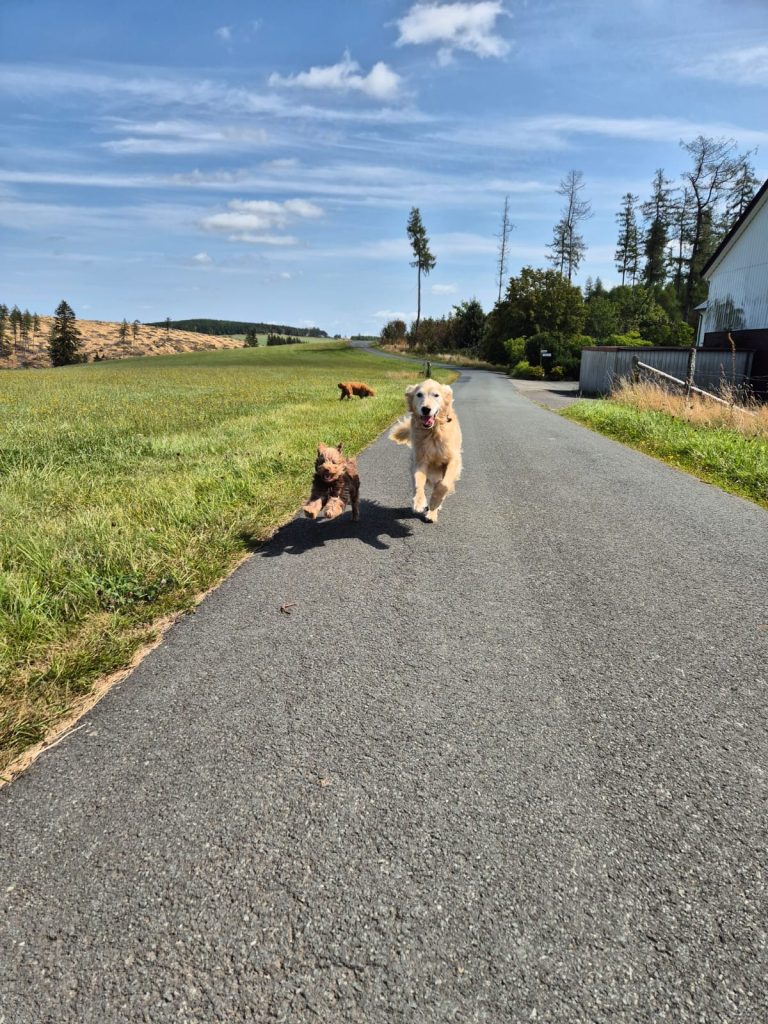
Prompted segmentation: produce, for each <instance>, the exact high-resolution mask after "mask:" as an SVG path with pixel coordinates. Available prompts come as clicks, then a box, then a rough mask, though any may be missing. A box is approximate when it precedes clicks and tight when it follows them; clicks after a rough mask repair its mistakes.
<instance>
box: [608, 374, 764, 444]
mask: <svg viewBox="0 0 768 1024" xmlns="http://www.w3.org/2000/svg"><path fill="white" fill-rule="evenodd" d="M722 397H723V398H726V400H727V398H728V396H727V395H723V396H722ZM611 398H612V399H613V401H615V402H620V403H621V404H622V405H628V406H631V407H632V408H633V409H638V410H640V411H641V412H663V413H667V414H668V415H669V416H674V417H675V418H676V419H679V420H684V421H685V422H686V423H690V424H692V425H693V426H697V427H710V428H713V429H716V428H717V429H726V430H735V431H737V432H738V433H740V434H743V435H744V436H745V437H760V438H766V437H768V406H766V405H758V404H756V403H752V404H750V405H749V406H742V405H738V404H736V402H733V403H732V404H728V405H721V404H720V403H719V402H713V401H711V400H710V399H707V398H703V397H701V396H700V395H697V394H692V395H691V398H690V400H688V399H686V397H685V395H682V394H675V393H673V392H670V391H667V390H666V388H663V387H661V386H660V385H658V384H654V383H652V382H650V381H640V382H638V383H636V384H634V383H632V382H631V381H623V382H622V383H621V385H620V387H619V388H617V389H616V390H615V391H614V392H613V394H612V395H611Z"/></svg>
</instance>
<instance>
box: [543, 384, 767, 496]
mask: <svg viewBox="0 0 768 1024" xmlns="http://www.w3.org/2000/svg"><path fill="white" fill-rule="evenodd" d="M562 415H564V416H567V417H569V418H570V419H574V420H578V422H579V423H583V424H585V425H586V426H588V427H591V428H592V429H593V430H598V431H600V433H602V434H607V435H608V436H609V437H612V438H615V439H616V440H617V441H622V442H623V443H624V444H628V445H631V446H632V447H634V448H639V449H640V450H641V451H644V452H647V453H648V454H649V455H654V456H655V457H656V458H659V459H662V460H663V461H664V462H668V463H669V464H670V465H672V466H676V467H678V468H679V469H684V470H686V471H687V472H689V473H693V474H694V475H695V476H698V477H699V478H700V479H701V480H706V481H707V482H708V483H711V484H716V485H717V486H718V487H722V489H723V490H725V491H729V492H730V493H732V494H739V495H741V496H742V497H744V498H749V499H750V500H751V501H754V502H757V503H758V504H759V505H762V506H763V507H765V508H768V409H766V408H765V407H763V408H758V409H757V410H756V414H754V415H750V414H749V413H748V412H744V411H741V410H739V409H738V407H736V408H734V409H730V408H728V407H724V406H719V405H717V404H716V403H713V402H708V401H706V400H700V399H694V400H693V402H686V401H685V399H684V398H683V397H682V396H675V395H670V394H669V393H668V392H666V391H664V390H663V389H661V388H657V387H655V386H653V385H646V384H641V385H632V384H627V385H625V386H624V387H623V388H622V389H621V390H620V391H619V392H617V393H616V395H615V396H614V397H613V398H612V399H606V400H600V401H591V402H587V401H584V402H575V403H574V404H573V405H572V406H570V407H569V408H568V409H566V410H564V411H563V413H562Z"/></svg>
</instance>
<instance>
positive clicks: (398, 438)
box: [389, 416, 411, 445]
mask: <svg viewBox="0 0 768 1024" xmlns="http://www.w3.org/2000/svg"><path fill="white" fill-rule="evenodd" d="M389 439H390V441H394V442H395V444H407V445H410V443H411V418H410V416H407V417H406V418H405V419H404V420H398V422H397V423H396V424H395V425H394V427H392V430H391V431H390V432H389Z"/></svg>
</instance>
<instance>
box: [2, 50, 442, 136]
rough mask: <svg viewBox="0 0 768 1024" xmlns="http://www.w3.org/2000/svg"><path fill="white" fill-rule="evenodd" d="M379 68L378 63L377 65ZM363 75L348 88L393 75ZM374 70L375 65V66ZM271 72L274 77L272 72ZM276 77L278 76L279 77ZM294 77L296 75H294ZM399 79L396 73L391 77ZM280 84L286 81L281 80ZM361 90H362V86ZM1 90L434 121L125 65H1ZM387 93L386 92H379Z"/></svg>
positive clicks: (279, 114)
mask: <svg viewBox="0 0 768 1024" xmlns="http://www.w3.org/2000/svg"><path fill="white" fill-rule="evenodd" d="M376 68H379V65H376ZM381 68H382V69H385V70H384V71H383V72H382V71H381V70H379V71H376V74H374V73H373V71H372V72H371V73H370V74H369V75H367V76H365V77H363V76H357V78H358V79H359V80H360V81H359V83H358V84H357V85H350V86H349V87H350V88H358V89H360V88H362V86H361V85H360V83H367V85H366V88H368V89H371V88H372V89H378V90H379V91H382V90H384V91H386V85H387V82H388V81H389V76H394V75H395V73H394V72H390V71H389V69H388V68H386V65H383V64H382V65H381ZM374 70H376V69H374ZM273 77H274V76H273ZM278 77H279V76H278ZM297 77H298V76H297ZM395 77H396V78H397V80H398V82H399V76H395ZM283 84H286V83H285V82H284V83H283ZM363 91H365V90H363ZM0 92H5V93H10V94H11V95H18V96H23V97H25V99H29V98H30V97H36V96H37V97H47V96H56V97H60V96H62V95H70V94H84V95H90V96H94V97H96V99H97V100H98V101H103V102H106V103H108V104H109V105H110V108H111V109H114V106H115V104H116V102H117V101H118V100H121V101H122V102H124V103H126V104H131V103H133V102H135V101H137V100H140V101H141V102H142V103H143V104H145V105H146V104H149V103H153V104H157V105H160V106H168V105H174V104H179V105H180V106H183V107H186V108H188V109H189V108H192V109H195V110H206V111H209V112H210V113H212V114H213V115H215V116H216V117H217V118H222V117H224V116H228V115H232V114H247V115H248V116H249V117H250V116H252V115H254V114H256V115H262V116H264V117H276V118H283V117H284V118H299V119H301V120H302V121H305V122H306V121H307V120H313V121H317V122H322V121H330V122H333V123H335V124H338V123H339V122H350V123H355V122H359V123H363V124H427V123H429V122H430V121H432V120H434V118H433V117H432V116H431V115H428V114H424V113H422V112H421V111H419V110H416V109H413V108H410V107H408V108H392V107H383V108H379V109H373V110H372V109H370V108H369V109H360V110H353V109H350V110H339V109H338V107H337V106H335V107H327V108H326V107H315V106H311V105H309V104H304V103H300V104H295V105H293V104H291V103H289V102H288V101H287V100H285V99H284V98H283V97H281V96H276V95H274V94H266V93H258V92H254V91H252V90H249V89H241V88H233V87H231V86H228V85H225V84H224V83H222V82H217V81H212V80H210V79H205V78H191V77H188V76H179V77H178V78H171V77H168V76H165V77H161V76H157V75H154V74H144V75H141V76H137V75H136V74H135V69H133V68H126V69H125V72H124V74H122V75H121V74H120V71H119V70H118V71H117V72H116V73H115V74H114V75H107V74H99V73H91V72H81V71H63V70H62V69H60V68H57V67H54V66H51V65H31V64H30V65H17V66H15V67H13V68H10V67H0ZM383 98H390V96H387V97H383Z"/></svg>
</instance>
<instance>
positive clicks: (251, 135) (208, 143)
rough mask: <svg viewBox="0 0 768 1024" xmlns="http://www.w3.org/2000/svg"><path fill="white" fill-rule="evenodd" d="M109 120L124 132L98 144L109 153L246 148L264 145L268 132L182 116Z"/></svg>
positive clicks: (210, 150)
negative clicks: (158, 119) (123, 135)
mask: <svg viewBox="0 0 768 1024" xmlns="http://www.w3.org/2000/svg"><path fill="white" fill-rule="evenodd" d="M112 123H114V124H115V125H116V127H117V128H118V129H119V130H122V131H125V132H128V133H130V134H128V135H127V136H126V137H125V138H122V139H112V140H110V141H109V142H104V143H102V148H103V149H107V150H109V151H110V152H111V153H160V154H164V153H165V154H168V153H171V154H172V153H208V152H220V151H223V150H232V151H239V150H248V149H254V148H260V147H262V146H264V145H266V144H267V142H268V141H269V135H268V133H267V132H266V131H265V130H264V129H263V128H253V127H252V126H251V125H246V124H238V123H234V124H224V125H221V124H220V125H214V124H211V123H209V122H205V121H190V120H187V119H184V118H177V119H173V120H171V119H169V120H163V121H128V120H123V119H120V118H115V119H113V121H112Z"/></svg>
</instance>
